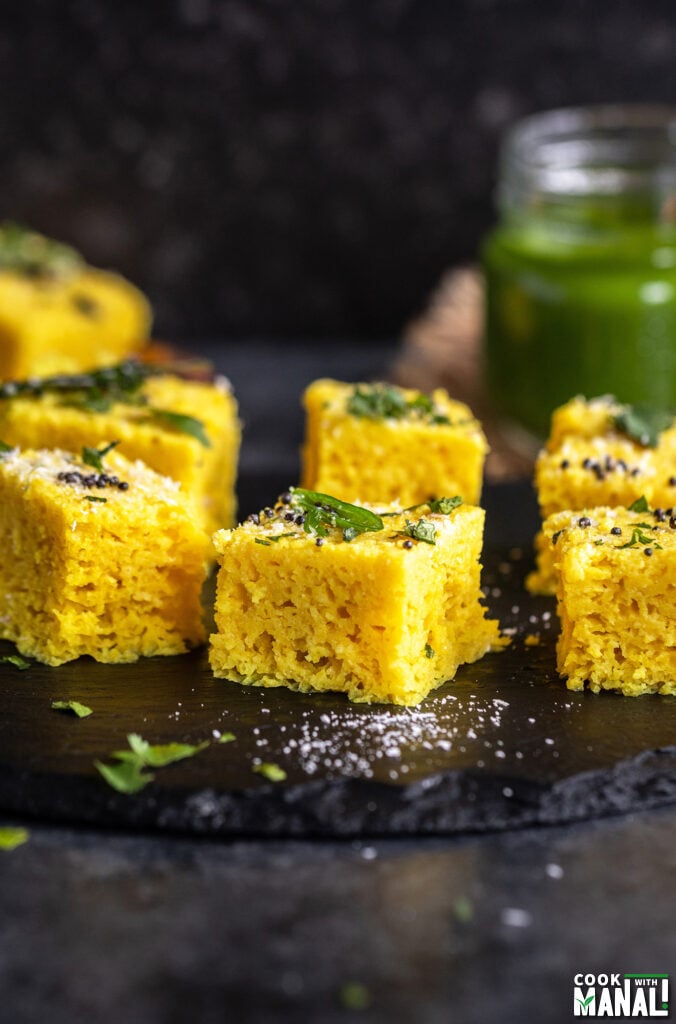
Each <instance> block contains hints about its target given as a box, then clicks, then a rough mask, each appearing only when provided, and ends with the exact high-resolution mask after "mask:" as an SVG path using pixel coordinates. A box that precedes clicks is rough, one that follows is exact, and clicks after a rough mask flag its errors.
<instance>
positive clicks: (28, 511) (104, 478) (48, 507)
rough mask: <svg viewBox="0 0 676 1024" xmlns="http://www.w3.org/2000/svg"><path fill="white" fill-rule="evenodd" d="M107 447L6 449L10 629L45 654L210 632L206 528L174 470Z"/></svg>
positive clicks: (5, 614)
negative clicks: (205, 607)
mask: <svg viewBox="0 0 676 1024" xmlns="http://www.w3.org/2000/svg"><path fill="white" fill-rule="evenodd" d="M101 451H102V450H98V452H97V451H94V450H93V449H91V450H89V452H88V453H84V454H85V455H86V457H87V459H88V460H89V461H88V462H85V461H83V460H82V459H78V458H76V457H75V456H73V455H72V454H69V453H66V452H63V451H59V450H41V451H31V450H28V451H20V450H19V449H17V448H14V449H9V450H3V452H2V453H1V454H0V546H1V548H2V551H3V557H2V559H0V637H1V638H2V639H5V640H13V641H14V643H15V644H16V646H17V647H18V649H19V651H20V652H21V653H22V654H24V655H26V656H27V657H32V658H37V659H38V660H39V661H42V662H44V663H46V664H47V665H60V664H62V663H63V662H66V661H71V660H73V659H74V658H78V657H80V656H81V655H83V654H88V655H90V656H91V657H92V658H95V659H96V660H97V661H102V662H129V661H136V660H137V659H138V658H139V657H141V656H142V655H156V654H179V653H181V652H183V651H186V650H188V649H189V648H191V647H193V646H195V645H196V644H199V643H201V642H202V641H203V640H204V628H203V625H202V610H201V603H200V593H201V587H202V583H203V580H204V576H205V559H206V555H207V547H208V538H207V536H206V535H205V533H204V531H203V530H202V529H201V527H200V526H199V525H198V524H197V522H196V521H195V518H194V516H193V514H192V512H191V510H190V508H189V507H188V506H187V504H186V502H185V500H184V499H183V498H182V496H181V494H180V490H179V486H178V484H177V483H175V481H173V480H170V479H169V478H167V477H163V476H160V475H159V474H157V473H154V472H153V471H152V470H150V469H148V467H147V466H145V465H144V464H143V463H141V462H130V461H129V460H127V459H125V458H124V457H123V456H121V455H118V454H116V453H115V452H114V451H112V452H108V453H105V452H104V453H103V455H101ZM92 463H98V464H99V465H100V466H102V467H103V468H101V469H99V468H97V467H96V465H92Z"/></svg>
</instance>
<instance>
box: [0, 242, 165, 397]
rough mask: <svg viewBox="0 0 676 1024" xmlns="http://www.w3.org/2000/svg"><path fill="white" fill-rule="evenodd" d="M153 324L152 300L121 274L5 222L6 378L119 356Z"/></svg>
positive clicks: (1, 247)
mask: <svg viewBox="0 0 676 1024" xmlns="http://www.w3.org/2000/svg"><path fill="white" fill-rule="evenodd" d="M150 324H151V310H150V306H149V304H148V301H147V299H146V298H145V296H144V295H143V294H142V293H141V292H140V291H139V290H138V289H137V288H135V287H134V286H133V285H132V284H130V283H129V281H126V280H125V279H124V278H123V277H120V276H119V275H118V274H114V273H110V272H109V271H104V270H98V269H95V268H93V267H90V266H88V265H87V264H86V263H85V261H84V259H83V258H82V256H80V254H79V253H78V252H76V251H75V250H74V249H73V248H71V247H70V246H68V245H64V244H63V243H61V242H56V241H54V240H52V239H50V238H46V237H45V236H44V235H40V234H38V233H37V232H36V231H30V230H28V229H26V228H22V227H20V226H17V225H15V224H2V225H0V380H3V379H13V378H18V377H28V376H32V375H37V376H45V375H47V374H52V373H75V372H77V371H79V370H83V369H85V368H87V367H89V366H106V365H109V364H110V363H116V362H119V360H120V359H124V358H125V357H126V356H129V355H132V354H133V353H136V352H139V351H140V350H141V349H142V348H143V347H144V346H145V345H146V343H147V341H148V334H149V331H150Z"/></svg>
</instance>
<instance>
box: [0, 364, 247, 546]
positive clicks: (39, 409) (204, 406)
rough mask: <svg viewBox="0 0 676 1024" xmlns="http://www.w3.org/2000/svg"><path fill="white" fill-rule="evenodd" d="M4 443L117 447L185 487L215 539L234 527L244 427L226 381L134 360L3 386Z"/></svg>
mask: <svg viewBox="0 0 676 1024" xmlns="http://www.w3.org/2000/svg"><path fill="white" fill-rule="evenodd" d="M0 438H1V439H2V440H3V441H4V442H5V443H6V444H9V445H18V446H20V447H22V448H43V447H47V446H48V447H54V448H64V449H66V450H67V451H71V452H79V451H80V450H81V449H82V448H83V447H84V446H85V445H88V446H100V445H104V444H108V443H109V442H110V441H118V442H119V448H118V451H119V453H120V454H122V455H126V456H127V458H129V459H141V460H142V461H143V462H145V463H147V465H149V466H150V467H151V469H154V470H155V471H156V472H157V473H161V474H162V475H163V476H170V477H172V478H173V479H174V480H178V481H179V482H180V483H181V486H182V488H183V490H184V491H185V492H186V494H187V495H188V496H189V497H190V498H191V500H193V501H194V504H195V508H196V511H197V513H198V515H199V516H200V518H201V520H202V522H203V525H204V528H205V530H207V531H208V532H209V533H213V532H214V530H217V529H219V528H220V527H223V526H232V525H234V522H235V504H236V502H235V478H236V474H237V458H238V454H239V443H240V424H239V420H238V417H237V403H236V401H235V398H234V395H233V394H232V390H231V388H230V385H229V383H228V381H227V380H226V379H225V378H224V377H220V378H216V380H215V381H214V382H213V383H208V382H201V381H192V380H184V379H183V378H181V377H179V376H176V375H174V374H171V373H161V372H157V371H154V370H151V369H150V368H148V367H144V366H142V365H140V364H139V363H137V362H134V361H132V360H129V361H127V362H124V363H120V364H119V365H117V366H114V367H108V368H106V369H102V370H97V371H92V372H90V373H85V374H77V375H70V376H63V375H59V376H57V377H52V378H42V379H33V378H31V379H30V380H28V381H9V382H6V383H4V384H0Z"/></svg>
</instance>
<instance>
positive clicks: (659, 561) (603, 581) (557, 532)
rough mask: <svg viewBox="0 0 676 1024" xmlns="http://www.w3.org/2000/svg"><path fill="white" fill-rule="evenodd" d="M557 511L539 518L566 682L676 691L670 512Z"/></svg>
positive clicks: (674, 535)
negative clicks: (547, 550) (550, 569)
mask: <svg viewBox="0 0 676 1024" xmlns="http://www.w3.org/2000/svg"><path fill="white" fill-rule="evenodd" d="M635 508H637V510H636V511H629V510H627V509H624V508H594V509H589V510H587V511H584V510H583V511H581V512H580V511H577V512H558V513H556V514H555V515H552V516H550V517H549V518H548V519H547V520H546V522H545V524H544V530H543V533H544V536H545V538H546V540H547V542H548V543H549V545H550V549H551V557H552V564H553V567H554V572H555V576H556V581H557V599H558V612H559V617H560V620H561V635H560V637H559V640H558V645H557V665H558V670H559V672H560V674H561V675H562V676H565V677H566V679H567V685H568V688H569V689H571V690H581V689H583V688H584V687H585V686H588V687H589V689H590V690H593V691H594V692H596V693H598V692H599V691H600V690H619V691H620V692H621V693H623V694H625V695H627V696H637V695H639V694H643V693H663V694H676V518H675V517H674V516H673V515H668V514H667V512H666V511H665V510H664V509H656V510H654V511H650V510H648V509H647V503H645V502H642V501H640V500H639V502H637V503H636V506H635Z"/></svg>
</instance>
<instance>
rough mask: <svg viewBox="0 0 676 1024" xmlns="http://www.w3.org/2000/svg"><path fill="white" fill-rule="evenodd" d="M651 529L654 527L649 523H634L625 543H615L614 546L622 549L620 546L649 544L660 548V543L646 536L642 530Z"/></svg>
mask: <svg viewBox="0 0 676 1024" xmlns="http://www.w3.org/2000/svg"><path fill="white" fill-rule="evenodd" d="M653 529H654V527H653V526H652V525H651V524H650V523H636V524H635V525H634V526H633V527H632V531H631V537H630V539H629V540H628V541H627V542H626V544H615V547H616V548H617V549H618V550H622V548H633V547H635V546H636V545H637V544H650V545H652V547H654V548H659V549H660V550H661V548H662V545H661V544H658V543H657V542H656V541H655V540H654V539H653V538H652V537H647V536H646V535H645V533H644V532H643V531H644V530H653Z"/></svg>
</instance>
